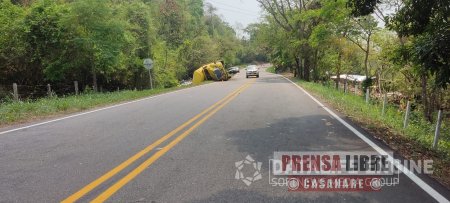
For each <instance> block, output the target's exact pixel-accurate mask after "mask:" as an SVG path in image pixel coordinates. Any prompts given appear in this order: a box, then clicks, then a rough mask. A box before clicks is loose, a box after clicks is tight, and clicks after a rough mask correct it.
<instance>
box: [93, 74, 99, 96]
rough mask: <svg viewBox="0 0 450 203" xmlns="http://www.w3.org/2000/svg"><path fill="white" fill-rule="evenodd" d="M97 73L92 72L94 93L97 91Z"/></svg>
mask: <svg viewBox="0 0 450 203" xmlns="http://www.w3.org/2000/svg"><path fill="white" fill-rule="evenodd" d="M97 87H98V86H97V71H95V70H93V71H92V88H93V89H94V92H97V91H98V88H97Z"/></svg>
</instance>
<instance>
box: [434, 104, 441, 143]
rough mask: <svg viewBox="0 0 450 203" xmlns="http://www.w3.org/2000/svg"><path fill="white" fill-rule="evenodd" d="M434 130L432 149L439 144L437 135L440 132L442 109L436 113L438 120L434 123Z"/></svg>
mask: <svg viewBox="0 0 450 203" xmlns="http://www.w3.org/2000/svg"><path fill="white" fill-rule="evenodd" d="M436 122H437V123H436V130H435V131H434V142H433V149H436V148H437V147H438V143H439V135H440V132H441V130H440V129H441V124H442V109H441V110H439V113H438V119H437V121H436Z"/></svg>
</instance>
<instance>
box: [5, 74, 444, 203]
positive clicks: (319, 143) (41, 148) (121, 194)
mask: <svg viewBox="0 0 450 203" xmlns="http://www.w3.org/2000/svg"><path fill="white" fill-rule="evenodd" d="M344 122H348V121H344ZM18 127H23V126H15V127H10V128H7V129H6V128H5V129H1V130H0V132H2V131H7V130H11V129H13V130H14V129H16V128H18ZM25 127H26V125H25ZM355 128H356V129H357V130H358V131H360V132H363V133H365V132H364V131H363V130H361V129H360V128H357V127H356V126H355ZM376 144H379V143H376ZM382 147H383V148H385V147H384V146H382ZM276 151H373V146H371V144H368V143H367V141H364V140H363V139H361V137H358V136H357V135H356V134H355V132H354V131H352V130H351V129H349V128H348V127H347V126H345V125H344V124H343V123H342V122H341V121H339V120H338V119H336V117H334V116H332V115H331V114H330V113H329V112H327V111H326V110H324V108H323V107H322V106H321V105H319V104H318V103H317V102H316V101H314V100H313V99H312V98H311V97H310V96H309V95H308V94H306V93H305V92H303V91H302V90H300V89H299V88H298V87H297V86H295V85H294V84H292V83H291V82H290V81H288V80H287V79H285V78H283V77H281V76H278V75H274V74H270V73H266V72H264V71H261V73H260V78H250V79H246V78H245V73H242V72H241V73H239V74H238V75H236V76H235V77H233V78H232V79H231V80H230V81H226V82H215V83H211V84H206V85H202V86H198V87H194V88H189V89H185V90H181V91H177V92H173V93H168V94H164V95H159V96H156V97H152V98H148V99H144V100H140V101H137V102H132V103H128V104H125V105H119V106H116V107H114V108H108V109H104V110H100V111H95V112H90V113H86V114H83V115H79V116H73V117H69V118H66V119H61V120H58V121H55V122H49V123H46V124H43V125H37V126H32V127H26V128H22V129H19V130H14V131H11V132H8V133H4V134H0V163H1V165H0V202H58V201H66V202H73V201H79V202H88V201H94V202H101V201H106V200H107V201H111V202H344V201H345V202H346V201H351V202H436V201H438V200H439V201H446V200H447V199H448V198H449V196H450V195H449V194H450V193H449V191H448V190H446V189H445V188H443V187H442V186H440V185H439V184H438V183H436V182H435V181H433V180H431V179H429V178H427V177H422V176H421V177H420V178H419V180H421V181H424V182H423V184H418V181H417V180H416V179H414V178H410V177H407V176H405V175H400V184H399V185H397V186H395V187H386V188H383V189H382V190H381V191H378V192H288V190H287V187H280V186H272V185H270V184H269V159H271V158H273V153H274V152H276ZM248 155H250V156H251V157H252V158H253V159H254V160H255V161H257V162H262V167H261V170H260V173H261V177H262V178H261V179H259V180H255V181H254V182H252V184H251V185H249V186H247V185H246V184H245V183H244V182H243V181H242V180H237V179H235V176H236V169H237V168H236V165H235V164H236V162H238V161H240V160H243V159H245V158H246V157H247V156H248ZM420 183H421V182H420ZM424 185H425V186H424ZM426 186H428V187H429V188H431V190H430V189H429V188H428V187H426ZM433 191H434V192H433ZM436 194H437V195H436ZM439 195H441V196H439ZM436 196H437V197H436Z"/></svg>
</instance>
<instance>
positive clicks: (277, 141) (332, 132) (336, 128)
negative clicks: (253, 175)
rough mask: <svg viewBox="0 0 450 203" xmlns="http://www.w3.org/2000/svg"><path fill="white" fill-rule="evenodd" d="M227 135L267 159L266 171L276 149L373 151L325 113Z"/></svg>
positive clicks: (255, 155)
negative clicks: (324, 114)
mask: <svg viewBox="0 0 450 203" xmlns="http://www.w3.org/2000/svg"><path fill="white" fill-rule="evenodd" d="M227 137H229V139H230V140H231V141H232V143H233V144H234V145H236V146H237V147H238V150H239V152H242V153H244V154H248V155H250V156H252V157H253V158H254V159H255V160H257V161H260V162H263V168H262V170H268V166H269V164H268V161H269V159H271V158H273V153H274V152H276V151H358V150H359V151H371V150H373V149H372V148H371V147H369V146H368V145H367V144H366V143H365V142H363V141H362V140H361V139H357V137H356V136H355V135H354V134H353V133H352V132H350V131H349V130H348V129H347V128H345V127H344V126H343V125H341V124H339V123H338V121H336V120H335V119H332V118H331V117H330V116H323V115H311V116H304V117H298V118H295V117H294V118H286V119H282V120H278V121H276V122H275V123H266V127H263V128H255V129H246V130H236V131H231V132H230V133H228V134H227Z"/></svg>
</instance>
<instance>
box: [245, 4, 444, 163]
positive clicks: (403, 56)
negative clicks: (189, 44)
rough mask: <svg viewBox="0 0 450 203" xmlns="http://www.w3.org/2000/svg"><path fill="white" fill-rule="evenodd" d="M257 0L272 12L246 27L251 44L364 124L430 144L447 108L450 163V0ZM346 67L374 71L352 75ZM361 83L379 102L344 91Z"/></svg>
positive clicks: (441, 145) (396, 136)
mask: <svg viewBox="0 0 450 203" xmlns="http://www.w3.org/2000/svg"><path fill="white" fill-rule="evenodd" d="M258 1H259V2H260V4H261V5H262V7H263V8H264V9H265V11H266V13H267V14H266V16H265V18H264V20H263V21H262V22H260V23H256V24H253V25H251V26H249V27H248V28H247V30H248V32H249V33H250V36H251V38H250V45H251V46H253V47H254V50H258V51H260V52H262V53H265V54H266V55H267V56H268V58H269V61H270V62H271V63H272V64H273V65H274V66H275V69H276V72H283V71H287V72H291V73H293V75H294V77H296V78H297V79H299V80H301V81H306V82H302V83H300V84H301V85H303V86H304V87H305V88H306V89H308V90H310V91H312V92H315V93H317V94H318V95H319V96H321V97H322V98H324V99H325V100H326V101H328V102H330V103H332V104H334V105H335V106H336V107H337V108H338V109H341V110H342V111H343V112H344V113H346V114H347V115H348V116H350V117H355V118H356V119H355V120H357V121H367V122H365V123H362V125H363V126H366V127H376V128H378V129H385V130H384V131H383V130H379V131H377V133H376V134H379V135H389V136H390V135H392V136H391V137H389V136H387V137H386V136H384V137H383V138H382V139H392V138H394V139H398V140H402V139H403V140H405V144H411V143H413V144H415V143H418V145H420V146H422V147H424V149H426V150H427V151H429V152H432V151H433V150H431V145H432V144H431V143H432V141H433V137H434V136H433V132H434V128H435V125H436V120H437V116H436V115H437V111H438V110H439V109H442V110H443V112H444V119H443V123H444V124H443V127H442V129H441V138H440V143H439V147H438V151H439V152H440V154H441V155H442V156H441V157H440V158H443V159H444V160H447V168H450V165H449V164H448V163H450V162H448V160H449V157H450V146H449V143H450V137H449V134H448V130H449V129H448V126H449V125H450V121H449V119H448V118H449V117H450V116H449V115H450V114H449V113H448V112H450V91H449V90H448V85H449V83H450V46H449V45H450V22H449V19H450V1H448V0H431V1H414V0H333V1H327V0H307V1H293V0H258ZM341 74H351V75H362V76H366V78H367V79H366V80H364V81H363V82H361V83H360V82H356V81H352V80H350V81H349V80H347V81H345V78H340V75H341ZM331 76H337V78H336V79H334V80H331V79H330V78H331ZM309 81H311V83H310V82H309ZM318 83H321V84H327V85H326V86H322V85H320V84H318ZM344 83H347V84H345V85H344ZM355 86H357V88H359V92H358V95H364V93H365V92H366V89H369V90H370V97H372V99H374V100H375V104H371V105H365V103H364V100H363V99H362V98H361V96H356V95H350V94H344V93H343V92H344V90H343V88H344V87H350V88H349V89H351V91H354V89H355ZM330 87H333V88H334V89H333V88H330ZM385 94H387V95H389V96H388V97H389V98H388V101H389V106H390V107H389V108H388V111H387V114H386V115H385V116H384V117H382V116H381V111H380V108H375V107H378V106H379V105H380V104H379V103H380V102H381V101H382V100H383V95H385ZM408 101H410V102H411V103H412V114H413V118H412V119H413V121H412V123H413V124H411V126H408V128H407V129H406V130H405V129H403V127H402V121H403V117H402V116H403V115H404V112H405V108H406V106H407V105H406V104H407V102H408ZM388 131H390V132H393V134H390V133H388ZM442 134H444V135H442ZM407 140H410V141H412V142H408V141H407ZM412 150H413V149H412ZM422 158H423V157H422Z"/></svg>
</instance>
